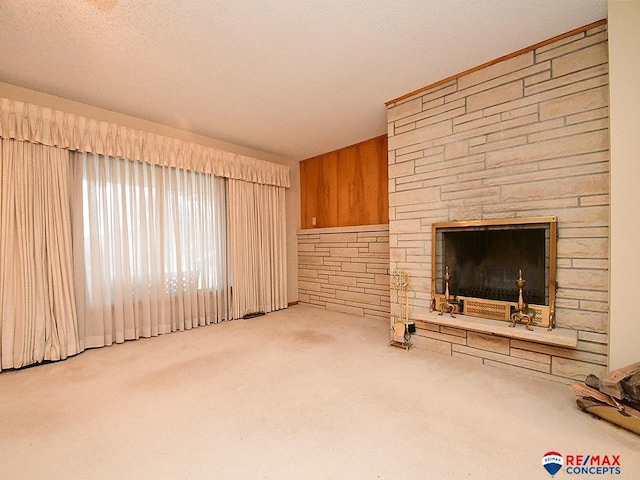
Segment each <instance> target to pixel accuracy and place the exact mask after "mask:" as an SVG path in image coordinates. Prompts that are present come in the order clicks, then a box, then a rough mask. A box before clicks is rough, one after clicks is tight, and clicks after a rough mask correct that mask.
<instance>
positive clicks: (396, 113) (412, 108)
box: [387, 97, 422, 122]
mask: <svg viewBox="0 0 640 480" xmlns="http://www.w3.org/2000/svg"><path fill="white" fill-rule="evenodd" d="M421 111H422V97H417V98H414V99H412V100H409V101H407V102H404V103H397V104H395V106H393V107H391V108H389V110H388V113H387V120H388V121H389V122H395V121H396V120H399V119H401V118H405V117H408V116H409V115H413V114H415V113H418V112H421Z"/></svg>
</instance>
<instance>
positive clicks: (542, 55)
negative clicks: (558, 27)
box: [536, 32, 607, 61]
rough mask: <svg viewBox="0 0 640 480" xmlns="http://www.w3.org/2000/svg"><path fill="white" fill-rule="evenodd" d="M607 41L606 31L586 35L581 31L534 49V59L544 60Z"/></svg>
mask: <svg viewBox="0 0 640 480" xmlns="http://www.w3.org/2000/svg"><path fill="white" fill-rule="evenodd" d="M606 41H607V33H606V32H602V33H599V34H596V35H586V34H585V32H581V33H579V34H577V35H574V36H571V37H569V38H565V39H563V40H560V41H558V42H553V43H552V44H550V45H546V46H544V47H541V48H539V49H537V50H536V59H537V60H538V61H546V60H550V59H552V58H555V57H560V56H562V55H566V54H568V53H571V52H575V51H576V50H580V49H583V48H585V47H588V46H590V45H594V44H597V43H602V42H606Z"/></svg>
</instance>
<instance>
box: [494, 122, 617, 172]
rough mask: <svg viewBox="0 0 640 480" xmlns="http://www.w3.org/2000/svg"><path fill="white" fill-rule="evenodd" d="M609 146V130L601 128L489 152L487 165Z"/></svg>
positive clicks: (601, 148) (582, 151) (593, 150)
mask: <svg viewBox="0 0 640 480" xmlns="http://www.w3.org/2000/svg"><path fill="white" fill-rule="evenodd" d="M608 148H609V132H608V131H606V130H601V131H597V132H587V133H582V134H580V135H573V136H571V137H563V138H554V139H551V140H546V141H543V142H537V143H532V144H527V145H523V146H518V147H513V148H507V149H504V150H499V151H494V152H487V159H486V161H487V167H488V168H493V167H497V166H500V165H511V164H514V163H520V162H537V161H540V160H548V159H552V158H561V157H565V156H571V155H579V154H583V153H591V152H596V151H601V150H607V149H608Z"/></svg>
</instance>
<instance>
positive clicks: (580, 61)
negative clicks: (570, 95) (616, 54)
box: [551, 42, 609, 77]
mask: <svg viewBox="0 0 640 480" xmlns="http://www.w3.org/2000/svg"><path fill="white" fill-rule="evenodd" d="M608 58H609V52H608V49H607V44H606V43H604V42H602V43H597V44H595V45H591V46H590V47H587V48H583V49H581V50H577V51H575V52H571V53H569V54H567V55H563V56H561V57H557V58H554V59H553V60H552V61H551V71H552V74H553V76H554V77H560V76H562V75H567V74H568V73H572V72H577V71H579V70H585V69H587V68H589V67H593V66H594V65H600V64H604V63H606V62H607V60H608Z"/></svg>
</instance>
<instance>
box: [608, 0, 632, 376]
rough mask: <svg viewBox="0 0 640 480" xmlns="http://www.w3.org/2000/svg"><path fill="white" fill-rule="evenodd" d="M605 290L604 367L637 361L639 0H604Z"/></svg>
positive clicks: (617, 366)
mask: <svg viewBox="0 0 640 480" xmlns="http://www.w3.org/2000/svg"><path fill="white" fill-rule="evenodd" d="M608 21H609V66H610V73H609V75H610V99H611V100H610V104H611V105H610V110H611V112H610V121H611V268H610V272H611V280H610V281H611V295H610V305H611V306H610V322H609V350H610V351H609V362H610V363H609V368H610V369H616V368H620V367H623V366H625V365H628V364H631V363H635V362H639V361H640V329H639V328H638V326H639V325H640V321H639V320H638V306H637V305H636V304H635V302H633V301H631V299H632V298H633V297H634V296H635V294H636V293H635V291H636V285H635V283H636V279H637V278H638V273H640V250H639V249H638V242H639V239H640V213H639V212H638V205H640V62H639V61H638V59H640V28H639V26H640V2H638V1H620V0H610V1H609V18H608Z"/></svg>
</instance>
